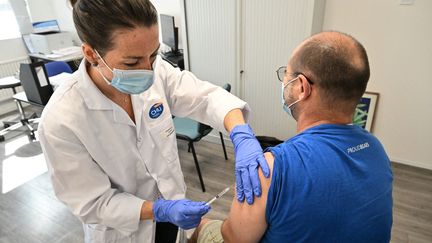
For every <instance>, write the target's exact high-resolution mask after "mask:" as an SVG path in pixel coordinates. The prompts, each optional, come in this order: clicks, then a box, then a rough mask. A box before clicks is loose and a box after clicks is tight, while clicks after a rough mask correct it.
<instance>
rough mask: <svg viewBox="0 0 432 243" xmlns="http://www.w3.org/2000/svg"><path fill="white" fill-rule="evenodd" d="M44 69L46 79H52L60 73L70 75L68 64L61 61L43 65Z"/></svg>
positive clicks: (70, 70) (70, 69)
mask: <svg viewBox="0 0 432 243" xmlns="http://www.w3.org/2000/svg"><path fill="white" fill-rule="evenodd" d="M45 68H46V71H47V74H48V77H52V76H55V75H57V74H60V73H72V68H71V67H70V66H69V64H67V63H66V62H62V61H55V62H48V63H45Z"/></svg>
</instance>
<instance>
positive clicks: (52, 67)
mask: <svg viewBox="0 0 432 243" xmlns="http://www.w3.org/2000/svg"><path fill="white" fill-rule="evenodd" d="M41 65H44V66H45V70H46V73H47V76H48V77H52V76H55V75H57V74H60V73H63V72H66V73H72V69H71V67H70V66H69V65H68V64H67V63H65V62H61V61H55V62H49V63H45V64H41ZM20 76H21V75H20ZM16 81H17V84H14V85H15V86H14V87H7V86H4V87H3V88H12V89H13V92H14V96H13V97H14V99H15V102H16V105H17V108H18V111H19V114H20V120H19V121H17V122H3V126H4V129H3V130H1V131H0V142H3V141H4V140H5V137H4V135H6V134H7V133H8V132H10V131H13V130H16V129H19V128H21V127H25V128H26V129H27V130H28V132H29V135H28V136H29V139H30V140H35V139H36V137H35V129H34V128H33V126H32V124H35V123H38V122H39V119H38V116H37V114H36V113H33V114H32V115H30V116H29V117H27V116H26V114H25V111H24V109H23V107H22V104H21V100H20V99H17V98H15V97H16V96H17V95H20V94H21V93H23V92H21V93H18V94H17V93H16V90H15V87H16V86H19V85H21V82H20V81H19V80H16ZM24 88H25V87H24ZM24 90H25V89H24ZM38 92H40V91H38ZM20 97H21V96H20ZM29 103H30V102H29ZM38 106H41V105H38Z"/></svg>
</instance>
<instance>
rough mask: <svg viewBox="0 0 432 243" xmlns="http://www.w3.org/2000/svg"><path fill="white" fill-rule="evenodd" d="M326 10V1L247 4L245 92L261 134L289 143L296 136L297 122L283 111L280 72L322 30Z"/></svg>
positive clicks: (253, 1) (276, 0) (251, 1)
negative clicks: (315, 33) (300, 44)
mask: <svg viewBox="0 0 432 243" xmlns="http://www.w3.org/2000/svg"><path fill="white" fill-rule="evenodd" d="M316 3H319V4H316ZM323 8H324V1H313V0H292V1H286V0H271V1H261V0H244V1H243V11H242V15H243V17H242V19H243V24H242V29H243V37H242V39H243V45H244V46H243V49H244V59H243V70H244V75H243V87H242V91H243V92H242V93H243V97H244V99H245V100H246V101H247V102H248V103H249V105H250V106H251V108H252V111H253V113H252V119H251V125H252V127H253V128H254V131H255V133H256V134H257V135H266V136H274V137H278V138H280V139H284V140H285V139H287V138H288V137H291V136H293V135H294V134H295V133H296V127H295V121H294V120H293V119H292V118H289V117H288V115H287V114H286V113H285V112H284V111H283V109H282V103H281V83H280V82H279V80H278V78H277V76H276V69H277V68H279V67H280V66H285V65H286V64H287V62H288V59H289V57H290V55H291V52H292V51H293V49H294V48H295V47H296V46H297V45H298V44H299V43H300V42H302V41H303V39H305V38H306V37H308V36H310V35H311V33H314V32H317V31H319V29H320V27H321V25H320V23H321V20H320V19H317V18H321V19H322V13H323Z"/></svg>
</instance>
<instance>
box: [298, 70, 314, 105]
mask: <svg viewBox="0 0 432 243" xmlns="http://www.w3.org/2000/svg"><path fill="white" fill-rule="evenodd" d="M299 79H300V84H301V93H300V95H299V99H301V100H303V99H307V98H308V97H309V95H310V94H311V91H312V87H311V85H310V83H309V82H308V80H307V78H306V77H305V76H304V75H302V74H300V75H299Z"/></svg>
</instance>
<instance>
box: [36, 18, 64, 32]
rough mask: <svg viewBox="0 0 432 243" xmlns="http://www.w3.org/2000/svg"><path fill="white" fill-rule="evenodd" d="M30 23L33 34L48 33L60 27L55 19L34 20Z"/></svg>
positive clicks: (57, 30) (58, 29)
mask: <svg viewBox="0 0 432 243" xmlns="http://www.w3.org/2000/svg"><path fill="white" fill-rule="evenodd" d="M32 25H33V33H35V34H50V33H58V32H60V27H59V25H58V23H57V20H48V21H41V22H34V23H32Z"/></svg>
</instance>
